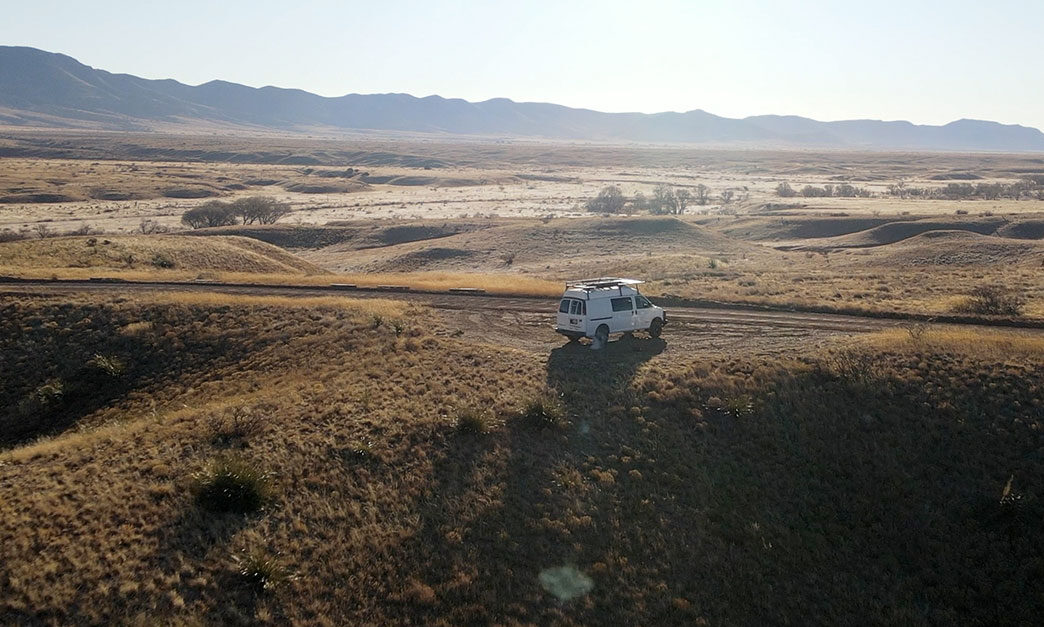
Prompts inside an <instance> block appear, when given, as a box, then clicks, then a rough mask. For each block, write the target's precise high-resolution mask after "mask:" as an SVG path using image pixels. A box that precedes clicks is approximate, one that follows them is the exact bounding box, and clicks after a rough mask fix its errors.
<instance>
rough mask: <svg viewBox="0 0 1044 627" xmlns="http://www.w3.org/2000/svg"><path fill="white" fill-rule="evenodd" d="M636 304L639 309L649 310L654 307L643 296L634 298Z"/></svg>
mask: <svg viewBox="0 0 1044 627" xmlns="http://www.w3.org/2000/svg"><path fill="white" fill-rule="evenodd" d="M634 302H635V304H637V305H638V309H648V308H649V307H652V303H650V302H649V299H648V298H646V297H644V296H642V295H641V294H639V295H638V296H635V297H634Z"/></svg>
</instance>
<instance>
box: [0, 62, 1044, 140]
mask: <svg viewBox="0 0 1044 627" xmlns="http://www.w3.org/2000/svg"><path fill="white" fill-rule="evenodd" d="M0 125H9V126H25V127H58V128H98V129H113V130H137V131H149V130H161V129H163V130H170V129H172V128H175V129H176V128H185V129H197V130H198V129H199V128H201V127H215V126H217V127H229V128H241V129H255V130H279V131H290V132H295V131H305V130H307V131H309V132H311V133H315V132H323V131H327V132H330V131H332V132H339V131H346V130H378V131H396V132H412V133H441V134H452V135H485V136H501V137H502V136H512V137H541V138H553V139H569V140H585V141H587V140H590V141H624V142H689V143H705V144H719V145H720V144H726V145H744V146H773V147H787V146H791V147H834V148H850V149H917V150H970V151H977V150H990V151H1010V152H1013V151H1044V133H1041V132H1040V131H1039V130H1037V129H1034V128H1028V127H1024V126H1018V125H1003V124H999V123H996V122H988V121H981V120H958V121H955V122H951V123H949V124H946V125H943V126H925V125H915V124H911V123H910V122H904V121H891V122H882V121H878V120H845V121H839V122H821V121H817V120H811V119H808V118H803V117H797V116H779V115H762V116H753V117H748V118H743V119H732V118H725V117H721V116H717V115H714V114H712V113H708V112H706V111H703V110H700V109H695V110H692V111H687V112H683V113H679V112H662V113H655V114H644V113H604V112H600V111H592V110H589V109H574V108H570V107H564V106H560V105H555V104H547V103H530V102H525V103H520V102H514V101H511V100H508V99H506V98H495V99H492V100H486V101H484V102H468V101H465V100H461V99H456V98H450V99H447V98H442V97H440V96H434V95H433V96H427V97H424V98H417V97H415V96H411V95H409V94H369V95H361V94H349V95H346V96H341V97H339V98H326V97H322V96H318V95H315V94H311V93H308V92H305V91H302V90H298V89H281V88H277V87H262V88H259V89H258V88H253V87H247V86H245V85H239V84H236V83H230V82H226V81H220V80H214V81H210V82H208V83H205V84H202V85H198V86H190V85H185V84H183V83H179V82H177V81H174V80H170V79H167V80H148V79H143V78H139V77H136V76H131V75H128V74H113V73H110V72H107V71H104V70H99V69H94V68H91V67H88V66H86V65H83V64H82V63H79V62H78V61H76V60H75V59H73V58H71V57H69V56H66V55H62V54H55V53H50V52H45V51H42V50H37V49H35V48H26V47H10V46H0Z"/></svg>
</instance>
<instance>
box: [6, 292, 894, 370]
mask: <svg viewBox="0 0 1044 627" xmlns="http://www.w3.org/2000/svg"><path fill="white" fill-rule="evenodd" d="M155 291H176V292H223V293H230V294H248V295H261V296H263V295H271V296H331V295H343V296H345V297H346V298H392V299H396V300H406V301H411V302H417V303H419V304H424V305H427V306H429V307H431V308H432V309H434V310H435V311H436V312H437V314H438V316H439V319H440V321H441V328H439V329H435V332H436V333H438V334H440V335H448V336H453V337H459V338H461V339H464V340H466V341H475V342H482V343H490V344H496V345H501V346H510V347H513V348H518V349H521V350H525V351H527V352H536V353H546V352H547V351H549V350H552V349H554V348H555V347H557V346H561V345H562V344H563V343H564V342H565V339H564V338H563V337H562V336H560V335H558V334H557V333H555V332H554V329H553V324H554V319H555V312H556V305H557V302H558V299H550V298H526V297H504V296H489V295H471V294H446V293H422V292H389V291H378V290H351V291H338V290H331V289H329V288H325V287H316V288H307V287H284V286H260V285H243V286H230V285H208V284H205V283H199V284H193V283H163V284H147V283H122V282H121V283H106V282H96V283H89V282H72V281H69V282H63V281H40V282H32V283H29V282H25V283H11V284H5V285H0V298H3V297H4V296H6V295H19V294H21V295H24V294H40V295H52V294H53V295H57V294H69V293H83V292H88V293H108V294H125V293H131V292H138V293H147V292H155ZM667 319H668V324H667V327H666V328H665V330H664V336H663V338H664V340H665V341H666V343H667V348H666V349H665V350H664V351H663V352H664V353H665V354H666V355H668V356H670V355H675V356H680V355H684V354H692V353H704V354H705V353H708V352H721V351H736V350H744V351H753V352H755V353H763V354H778V353H783V352H791V351H806V350H809V349H811V348H813V347H814V346H817V345H821V344H823V343H825V342H827V341H830V340H831V339H833V338H836V337H838V336H844V335H851V334H856V333H867V332H872V331H877V330H880V329H884V328H888V327H894V326H897V325H899V324H900V321H896V320H884V319H877V318H860V317H857V316H845V315H837V314H815V313H805V312H787V311H765V310H748V309H726V308H704V307H670V308H667ZM643 338H645V334H644V333H637V334H635V337H634V338H633V340H632V339H630V338H628V339H627V340H626V341H628V342H630V341H634V342H635V344H634V346H635V349H636V350H641V346H642V344H641V341H642V340H643Z"/></svg>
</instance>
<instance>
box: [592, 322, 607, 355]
mask: <svg viewBox="0 0 1044 627" xmlns="http://www.w3.org/2000/svg"><path fill="white" fill-rule="evenodd" d="M608 344H609V327H607V326H605V325H604V324H603V325H601V326H600V327H598V328H597V329H596V330H595V334H594V347H595V348H596V349H597V348H605V347H606V345H608Z"/></svg>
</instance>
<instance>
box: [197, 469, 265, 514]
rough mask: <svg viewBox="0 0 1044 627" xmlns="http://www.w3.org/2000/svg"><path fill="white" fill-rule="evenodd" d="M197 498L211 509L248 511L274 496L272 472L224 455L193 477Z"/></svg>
mask: <svg viewBox="0 0 1044 627" xmlns="http://www.w3.org/2000/svg"><path fill="white" fill-rule="evenodd" d="M193 489H194V492H195V495H196V502H197V503H199V505H200V506H201V507H203V509H206V510H208V511H212V512H219V513H225V512H232V513H237V514H248V513H250V512H255V511H257V510H259V509H261V508H262V507H264V505H265V503H267V502H268V501H269V500H271V498H272V476H271V475H270V474H269V473H267V472H265V471H263V470H260V469H259V468H258V467H257V466H256V465H254V464H253V463H250V462H248V461H246V460H244V459H240V458H237V457H222V458H219V459H217V460H215V461H214V462H212V463H211V464H210V466H208V467H207V468H206V469H205V470H203V471H202V472H199V473H197V474H196V475H195V476H194V477H193Z"/></svg>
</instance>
